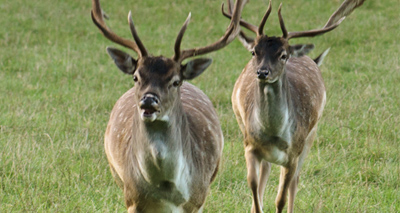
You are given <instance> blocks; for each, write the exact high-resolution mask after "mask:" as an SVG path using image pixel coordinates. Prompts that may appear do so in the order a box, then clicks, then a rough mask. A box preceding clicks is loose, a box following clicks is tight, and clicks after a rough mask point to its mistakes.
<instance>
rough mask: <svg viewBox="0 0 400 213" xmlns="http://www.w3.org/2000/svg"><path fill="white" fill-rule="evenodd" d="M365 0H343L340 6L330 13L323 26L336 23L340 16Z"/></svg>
mask: <svg viewBox="0 0 400 213" xmlns="http://www.w3.org/2000/svg"><path fill="white" fill-rule="evenodd" d="M364 1H365V0H345V1H344V2H343V3H342V4H341V5H340V7H339V8H338V9H337V10H336V11H335V12H334V13H333V14H332V15H331V17H330V18H329V20H328V22H327V23H326V24H325V26H324V28H325V27H329V26H330V25H332V24H334V23H336V22H337V21H338V20H339V19H341V18H342V17H346V16H348V15H350V14H351V12H353V10H354V9H356V8H357V7H359V6H361V5H362V4H363V3H364Z"/></svg>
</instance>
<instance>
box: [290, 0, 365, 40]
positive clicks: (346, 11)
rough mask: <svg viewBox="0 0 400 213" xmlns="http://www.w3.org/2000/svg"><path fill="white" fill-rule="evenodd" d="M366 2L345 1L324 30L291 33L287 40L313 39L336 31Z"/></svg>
mask: <svg viewBox="0 0 400 213" xmlns="http://www.w3.org/2000/svg"><path fill="white" fill-rule="evenodd" d="M364 1H365V0H345V1H344V2H343V3H342V4H341V5H340V7H339V8H338V9H337V10H336V11H335V12H334V13H333V14H332V15H331V17H330V18H329V20H328V22H327V23H326V24H325V26H324V27H323V28H322V29H319V30H309V31H303V32H290V33H288V35H287V38H286V39H288V40H289V39H291V38H299V37H313V36H317V35H321V34H324V33H326V32H329V31H331V30H333V29H335V28H336V27H337V26H339V24H340V23H341V22H342V21H343V20H344V19H345V18H346V16H348V15H350V14H351V13H352V12H353V11H354V9H356V8H357V7H359V6H361V5H362V4H363V3H364Z"/></svg>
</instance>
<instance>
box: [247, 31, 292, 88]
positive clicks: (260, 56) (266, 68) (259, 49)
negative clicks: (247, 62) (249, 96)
mask: <svg viewBox="0 0 400 213" xmlns="http://www.w3.org/2000/svg"><path fill="white" fill-rule="evenodd" d="M251 53H252V55H253V59H252V62H253V67H254V68H255V71H256V75H257V78H258V79H259V80H260V81H261V82H267V83H274V82H275V81H277V80H278V79H279V77H280V76H281V75H282V73H283V71H284V68H285V64H286V61H287V60H288V59H289V55H290V50H289V45H288V44H287V42H286V41H285V40H284V39H281V38H277V37H267V36H261V37H260V38H259V39H257V41H256V43H255V45H254V48H253V51H252V52H251Z"/></svg>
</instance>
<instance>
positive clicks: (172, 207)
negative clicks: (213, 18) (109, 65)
mask: <svg viewBox="0 0 400 213" xmlns="http://www.w3.org/2000/svg"><path fill="white" fill-rule="evenodd" d="M245 3H246V2H245V1H244V0H237V1H236V3H235V6H234V12H233V15H232V16H233V18H232V19H231V21H230V24H229V25H228V27H227V29H226V31H225V33H224V35H223V36H222V37H221V38H220V39H219V40H217V41H216V42H214V43H212V44H210V45H207V46H204V47H198V48H192V49H185V50H181V47H180V46H181V42H182V38H183V35H184V33H185V31H186V28H187V26H188V23H189V21H190V18H191V13H189V15H188V17H187V19H186V21H185V22H184V24H183V26H182V28H181V30H180V31H179V33H178V36H177V38H176V41H175V45H174V51H175V53H174V55H173V56H172V57H171V58H167V57H164V56H152V55H151V54H149V53H148V51H147V49H146V48H145V46H144V44H143V43H142V42H141V40H140V38H139V36H138V33H137V31H136V29H135V26H134V24H133V20H132V14H131V12H129V14H128V23H129V27H130V31H131V34H132V36H133V41H132V40H129V39H126V38H123V37H120V36H118V35H117V34H115V33H114V32H113V31H112V30H111V29H110V28H109V27H107V25H106V23H105V21H104V19H103V17H104V16H105V15H104V13H103V10H102V8H101V5H100V2H99V0H92V11H91V16H92V20H93V22H94V24H95V25H96V26H97V28H99V30H100V31H101V33H102V34H103V35H104V36H105V37H106V38H107V39H109V40H110V41H112V42H114V43H117V44H119V45H121V46H124V47H126V48H128V49H131V50H133V51H134V52H136V53H137V58H134V57H132V56H131V55H129V54H128V53H125V52H124V51H121V50H119V49H116V48H112V47H108V48H107V52H108V54H109V55H110V57H111V58H112V59H113V61H114V63H115V64H116V66H117V67H118V68H119V69H120V70H121V71H122V72H123V73H125V74H128V75H131V76H132V78H133V81H134V82H135V83H134V86H133V87H132V88H131V89H129V90H128V91H127V92H126V93H125V94H123V95H122V96H121V97H120V98H119V99H118V101H117V102H116V104H115V105H114V107H113V109H112V111H111V114H110V119H109V122H108V125H107V129H106V132H105V136H104V147H105V153H106V156H107V160H108V162H109V166H110V169H111V173H112V175H113V177H114V179H115V181H116V182H117V184H118V185H119V186H120V187H121V188H122V189H123V193H124V200H125V204H126V207H127V211H128V212H202V209H203V207H204V203H205V200H206V196H207V193H208V191H209V188H210V184H211V183H212V182H213V181H214V179H215V177H216V174H217V171H218V168H219V163H220V159H221V155H222V150H223V146H224V139H223V134H222V130H221V125H220V123H219V120H218V116H217V114H216V111H215V109H214V107H213V104H212V102H211V101H210V99H209V98H208V97H207V96H206V95H205V94H204V93H203V92H202V91H201V90H200V89H198V88H197V87H195V86H194V85H192V84H190V83H188V82H186V80H191V79H194V78H195V77H197V76H199V75H200V74H201V73H203V72H204V71H205V70H206V68H207V67H208V66H209V65H210V64H211V62H212V59H210V58H195V59H192V60H190V61H188V62H187V63H183V61H184V60H185V59H188V58H191V57H194V56H200V55H203V54H206V53H210V52H213V51H217V50H219V49H221V48H223V47H225V46H227V45H228V44H229V43H230V42H232V41H233V40H234V39H235V37H236V36H237V34H238V33H239V31H240V25H239V20H240V14H241V11H242V9H243V7H244V4H245Z"/></svg>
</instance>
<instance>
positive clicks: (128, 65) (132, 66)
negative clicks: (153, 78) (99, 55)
mask: <svg viewBox="0 0 400 213" xmlns="http://www.w3.org/2000/svg"><path fill="white" fill-rule="evenodd" d="M107 53H108V55H110V56H111V58H112V59H113V60H114V63H115V64H116V65H117V67H118V68H119V69H120V70H121V71H122V72H123V73H125V74H129V75H133V73H134V72H135V70H136V65H137V61H136V60H135V59H133V58H132V57H131V56H130V55H129V54H127V53H125V52H123V51H121V50H118V49H115V48H112V47H107Z"/></svg>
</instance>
